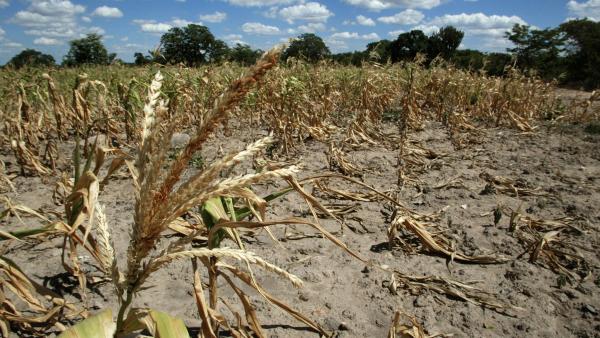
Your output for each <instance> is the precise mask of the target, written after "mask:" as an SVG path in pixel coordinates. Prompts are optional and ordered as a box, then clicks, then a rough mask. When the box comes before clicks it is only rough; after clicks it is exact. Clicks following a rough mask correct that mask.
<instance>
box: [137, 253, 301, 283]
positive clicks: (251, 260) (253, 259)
mask: <svg viewBox="0 0 600 338" xmlns="http://www.w3.org/2000/svg"><path fill="white" fill-rule="evenodd" d="M194 257H196V258H211V257H214V258H217V259H219V260H220V259H224V258H233V259H235V260H237V261H241V262H244V263H246V264H254V265H257V266H259V267H261V268H263V269H265V270H267V271H270V272H273V273H275V274H277V275H279V276H281V277H283V278H285V279H287V280H289V281H290V282H291V283H292V285H294V286H295V287H301V286H302V280H301V279H300V278H298V276H296V275H294V274H291V273H289V272H287V271H285V270H284V269H282V268H280V267H278V266H276V265H274V264H271V263H269V262H267V261H265V260H264V259H263V258H261V257H260V256H258V255H256V254H255V253H253V252H250V251H245V250H239V249H230V248H216V249H207V248H200V249H194V250H186V251H179V252H173V253H169V254H166V255H164V256H161V257H157V258H155V259H152V260H150V262H148V265H147V266H146V269H145V270H144V272H143V273H142V275H141V277H140V280H139V283H138V287H140V286H141V285H143V282H144V281H145V280H146V278H147V277H148V276H149V275H150V274H151V273H152V272H154V271H157V270H158V269H160V268H161V266H163V265H165V264H168V263H171V262H173V261H175V260H179V259H182V258H194Z"/></svg>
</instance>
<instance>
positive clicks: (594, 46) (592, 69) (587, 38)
mask: <svg viewBox="0 0 600 338" xmlns="http://www.w3.org/2000/svg"><path fill="white" fill-rule="evenodd" d="M559 29H560V31H561V32H563V34H564V35H565V38H566V49H565V53H566V64H567V69H568V75H567V80H568V81H569V82H572V83H581V84H583V85H584V87H585V88H586V89H596V88H600V22H593V21H590V20H587V19H583V20H572V21H569V22H565V23H563V24H561V25H560V27H559Z"/></svg>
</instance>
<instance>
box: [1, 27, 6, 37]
mask: <svg viewBox="0 0 600 338" xmlns="http://www.w3.org/2000/svg"><path fill="white" fill-rule="evenodd" d="M4 34H6V32H5V31H4V29H2V27H0V39H2V37H4Z"/></svg>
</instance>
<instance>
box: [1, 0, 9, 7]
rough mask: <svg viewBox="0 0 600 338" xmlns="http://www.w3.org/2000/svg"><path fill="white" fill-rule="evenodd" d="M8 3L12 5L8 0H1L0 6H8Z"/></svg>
mask: <svg viewBox="0 0 600 338" xmlns="http://www.w3.org/2000/svg"><path fill="white" fill-rule="evenodd" d="M8 5H10V3H9V2H8V0H0V8H4V7H8Z"/></svg>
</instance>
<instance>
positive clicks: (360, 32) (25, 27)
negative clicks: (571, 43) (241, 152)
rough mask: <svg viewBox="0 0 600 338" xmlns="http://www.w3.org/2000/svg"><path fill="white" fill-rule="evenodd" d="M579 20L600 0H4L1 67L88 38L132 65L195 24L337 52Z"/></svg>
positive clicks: (480, 45) (262, 44) (238, 37)
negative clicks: (170, 34) (308, 39)
mask: <svg viewBox="0 0 600 338" xmlns="http://www.w3.org/2000/svg"><path fill="white" fill-rule="evenodd" d="M580 17H589V18H590V19H593V20H600V0H577V1H575V0H571V1H566V0H565V1H562V0H318V1H317V0H315V1H311V0H106V1H89V0H0V64H4V63H5V62H6V61H8V60H9V59H10V58H11V57H12V56H13V55H15V54H16V53H18V52H20V51H21V50H23V49H24V48H34V49H37V50H40V51H43V52H45V53H50V54H52V55H54V57H55V58H56V59H57V61H60V60H62V56H63V55H64V54H65V53H66V51H67V50H68V45H69V44H68V41H69V40H72V39H75V38H79V37H82V36H85V34H87V33H91V32H94V33H99V34H102V35H103V36H104V43H105V45H106V46H107V47H108V49H109V51H110V52H116V53H118V56H119V57H120V58H122V59H124V60H126V61H130V60H131V59H132V57H133V53H134V52H136V51H142V52H146V51H147V50H149V49H153V48H154V47H156V45H157V44H158V42H159V40H160V35H161V34H162V33H164V32H166V31H167V30H169V28H171V27H176V26H185V25H187V24H189V23H199V24H203V25H205V26H208V27H209V28H210V30H211V31H212V32H213V34H215V35H216V36H217V37H218V38H220V39H223V40H225V41H226V42H227V43H228V44H229V45H234V44H235V43H237V42H239V43H247V44H249V45H251V46H253V47H255V48H262V49H268V48H269V47H270V46H272V45H274V44H277V43H279V42H281V41H286V40H287V39H288V38H290V37H294V36H297V35H299V34H301V33H304V32H311V33H316V34H318V35H319V36H321V37H322V38H323V39H324V40H325V42H326V43H327V45H328V46H329V47H330V49H331V50H332V51H333V52H343V51H352V50H362V49H364V47H365V45H366V44H367V43H369V42H372V41H376V40H380V39H394V38H395V37H396V36H397V35H398V34H399V33H402V32H406V31H410V30H411V29H421V30H423V31H424V32H425V33H427V34H429V33H431V32H433V31H435V30H437V29H438V28H439V27H442V26H445V25H453V26H455V27H458V28H459V29H461V30H463V31H464V32H465V39H464V41H463V45H462V46H461V47H462V48H474V49H479V50H484V51H504V50H505V49H506V47H508V44H507V42H506V40H505V39H504V38H503V34H504V32H505V31H507V30H509V29H510V28H511V27H512V26H513V25H514V24H515V23H519V24H528V25H531V26H535V27H540V28H545V27H552V26H557V25H558V24H560V23H561V22H564V21H565V20H567V19H568V18H580Z"/></svg>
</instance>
